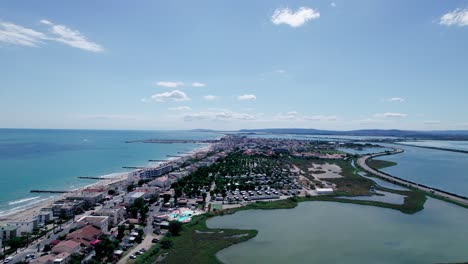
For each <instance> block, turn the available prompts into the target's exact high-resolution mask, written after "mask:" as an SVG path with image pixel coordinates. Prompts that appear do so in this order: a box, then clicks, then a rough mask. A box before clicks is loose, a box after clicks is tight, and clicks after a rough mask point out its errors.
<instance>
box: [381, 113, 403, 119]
mask: <svg viewBox="0 0 468 264" xmlns="http://www.w3.org/2000/svg"><path fill="white" fill-rule="evenodd" d="M374 116H375V117H390V118H402V117H406V116H408V115H407V114H402V113H383V114H375V115H374Z"/></svg>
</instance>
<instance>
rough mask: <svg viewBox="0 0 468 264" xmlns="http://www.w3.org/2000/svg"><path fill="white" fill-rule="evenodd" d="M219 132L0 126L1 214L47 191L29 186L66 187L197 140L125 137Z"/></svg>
mask: <svg viewBox="0 0 468 264" xmlns="http://www.w3.org/2000/svg"><path fill="white" fill-rule="evenodd" d="M220 136H221V135H220V134H215V133H207V132H192V131H111V130H109V131H103V130H39V129H0V168H1V169H0V217H1V216H4V215H6V214H10V213H12V212H15V211H17V210H21V209H25V208H27V207H30V206H31V205H32V204H34V203H38V202H40V201H43V200H44V199H47V198H50V197H52V195H50V194H37V193H30V192H29V191H30V190H32V189H43V190H44V189H45V190H71V189H76V188H79V187H83V186H86V185H89V184H92V183H95V182H96V181H95V180H86V179H78V178H77V177H78V176H93V177H96V176H112V175H113V174H119V173H122V172H130V170H126V169H122V167H123V166H147V165H156V164H155V163H150V162H148V160H150V159H161V160H164V159H168V157H167V155H180V154H181V153H186V152H189V151H191V150H194V149H196V148H200V147H203V145H200V144H154V143H151V144H149V143H125V141H127V140H138V139H215V138H219V137H220Z"/></svg>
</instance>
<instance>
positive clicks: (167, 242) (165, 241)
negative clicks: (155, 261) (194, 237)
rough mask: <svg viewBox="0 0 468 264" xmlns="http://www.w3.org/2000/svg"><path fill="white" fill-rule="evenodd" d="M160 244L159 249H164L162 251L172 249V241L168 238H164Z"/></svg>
mask: <svg viewBox="0 0 468 264" xmlns="http://www.w3.org/2000/svg"><path fill="white" fill-rule="evenodd" d="M160 244H161V247H162V248H164V249H170V248H172V247H173V245H174V244H173V243H172V240H170V239H169V238H167V237H165V238H163V239H162V240H161V242H160Z"/></svg>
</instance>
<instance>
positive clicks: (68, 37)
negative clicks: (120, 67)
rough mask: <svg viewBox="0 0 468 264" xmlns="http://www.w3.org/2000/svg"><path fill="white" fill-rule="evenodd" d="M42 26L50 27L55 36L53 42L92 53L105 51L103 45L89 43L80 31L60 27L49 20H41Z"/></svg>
mask: <svg viewBox="0 0 468 264" xmlns="http://www.w3.org/2000/svg"><path fill="white" fill-rule="evenodd" d="M40 22H41V23H42V24H44V25H47V26H49V27H50V29H49V31H50V32H51V33H52V34H54V35H55V37H54V38H53V40H55V41H58V42H61V43H64V44H66V45H69V46H71V47H75V48H78V49H83V50H87V51H91V52H102V51H104V49H103V48H102V47H101V45H99V44H97V43H94V42H92V41H89V40H88V39H86V37H85V36H84V35H83V34H81V33H80V32H79V31H78V30H73V29H71V28H69V27H67V26H64V25H58V24H54V23H52V22H50V21H49V20H45V19H43V20H41V21H40Z"/></svg>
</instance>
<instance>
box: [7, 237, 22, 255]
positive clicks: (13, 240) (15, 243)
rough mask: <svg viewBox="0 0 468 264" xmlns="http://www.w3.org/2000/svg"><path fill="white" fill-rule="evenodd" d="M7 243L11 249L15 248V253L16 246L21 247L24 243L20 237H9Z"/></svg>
mask: <svg viewBox="0 0 468 264" xmlns="http://www.w3.org/2000/svg"><path fill="white" fill-rule="evenodd" d="M7 244H8V246H9V247H10V248H11V249H14V250H16V253H18V248H20V247H22V246H23V245H24V239H23V238H22V237H14V238H10V240H8V242H7Z"/></svg>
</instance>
